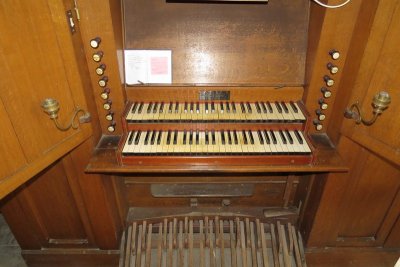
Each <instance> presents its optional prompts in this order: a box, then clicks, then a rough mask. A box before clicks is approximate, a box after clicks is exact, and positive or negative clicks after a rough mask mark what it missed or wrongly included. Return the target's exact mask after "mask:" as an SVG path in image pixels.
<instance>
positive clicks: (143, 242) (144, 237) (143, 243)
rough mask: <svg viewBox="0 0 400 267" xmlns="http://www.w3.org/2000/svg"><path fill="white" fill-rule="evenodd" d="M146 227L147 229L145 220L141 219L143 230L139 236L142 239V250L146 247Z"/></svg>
mask: <svg viewBox="0 0 400 267" xmlns="http://www.w3.org/2000/svg"><path fill="white" fill-rule="evenodd" d="M146 229H147V221H146V220H144V221H143V231H142V236H141V239H142V250H145V249H146V247H145V245H146Z"/></svg>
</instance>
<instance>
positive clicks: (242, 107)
mask: <svg viewBox="0 0 400 267" xmlns="http://www.w3.org/2000/svg"><path fill="white" fill-rule="evenodd" d="M240 108H241V109H242V113H246V108H245V107H244V104H243V102H242V103H240Z"/></svg>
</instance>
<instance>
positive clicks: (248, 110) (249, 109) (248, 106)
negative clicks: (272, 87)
mask: <svg viewBox="0 0 400 267" xmlns="http://www.w3.org/2000/svg"><path fill="white" fill-rule="evenodd" d="M246 106H247V112H248V113H253V109H252V108H251V106H250V103H249V102H247V103H246Z"/></svg>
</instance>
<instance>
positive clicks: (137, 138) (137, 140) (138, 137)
mask: <svg viewBox="0 0 400 267" xmlns="http://www.w3.org/2000/svg"><path fill="white" fill-rule="evenodd" d="M141 134H142V131H139V132H138V133H137V134H136V138H135V145H137V144H139V140H140V135H141Z"/></svg>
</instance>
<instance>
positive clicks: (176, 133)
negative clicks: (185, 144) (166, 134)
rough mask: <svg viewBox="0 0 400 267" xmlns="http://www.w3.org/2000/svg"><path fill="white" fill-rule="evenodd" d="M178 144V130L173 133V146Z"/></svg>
mask: <svg viewBox="0 0 400 267" xmlns="http://www.w3.org/2000/svg"><path fill="white" fill-rule="evenodd" d="M176 144H178V130H175V133H174V145H176Z"/></svg>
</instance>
